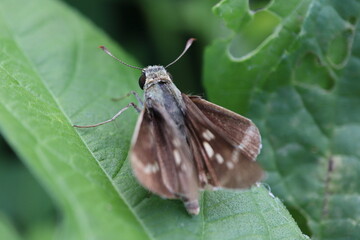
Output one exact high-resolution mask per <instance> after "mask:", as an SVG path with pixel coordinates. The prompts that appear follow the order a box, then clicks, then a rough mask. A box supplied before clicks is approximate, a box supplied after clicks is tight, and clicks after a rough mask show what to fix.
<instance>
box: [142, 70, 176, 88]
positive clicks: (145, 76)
mask: <svg viewBox="0 0 360 240" xmlns="http://www.w3.org/2000/svg"><path fill="white" fill-rule="evenodd" d="M158 82H172V77H171V75H170V73H169V72H168V71H166V69H165V68H164V67H163V66H156V65H155V66H148V67H146V68H144V69H143V70H142V74H141V76H140V78H139V86H140V88H141V89H144V88H145V89H146V88H148V87H150V86H151V85H153V84H155V83H158Z"/></svg>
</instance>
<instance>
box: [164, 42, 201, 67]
mask: <svg viewBox="0 0 360 240" xmlns="http://www.w3.org/2000/svg"><path fill="white" fill-rule="evenodd" d="M195 40H196V39H195V38H190V39H189V40H188V41H187V42H186V45H185V48H184V51H183V52H182V53H181V54H180V55H179V56H178V57H177V58H176V59H175V60H174V61H172V62H171V63H169V64H168V65H166V67H165V68H168V67H169V66H171V65H173V64H174V63H176V62H177V61H178V60H179V59H180V58H181V57H182V56H183V55H184V54H185V53H186V51H187V50H188V49H189V47H190V46H191V44H192V43H193V42H194V41H195Z"/></svg>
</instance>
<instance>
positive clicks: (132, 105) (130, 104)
mask: <svg viewBox="0 0 360 240" xmlns="http://www.w3.org/2000/svg"><path fill="white" fill-rule="evenodd" d="M130 107H133V108H135V110H136V111H137V112H141V109H140V108H138V106H136V104H135V103H133V102H131V103H129V104H128V105H127V106H126V107H124V108H122V109H121V110H120V111H119V112H118V113H117V114H115V116H113V117H112V118H110V119H109V120H106V121H104V122H100V123H97V124H93V125H86V126H80V125H73V127H77V128H92V127H97V126H100V125H103V124H106V123H109V122H112V121H114V120H115V119H116V118H117V117H118V116H120V115H121V114H122V113H123V112H124V111H125V110H127V109H128V108H130Z"/></svg>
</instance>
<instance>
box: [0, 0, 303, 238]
mask: <svg viewBox="0 0 360 240" xmlns="http://www.w3.org/2000/svg"><path fill="white" fill-rule="evenodd" d="M14 9H16V11H13V10H14ZM29 9H32V12H31V14H29ZM0 27H1V29H2V30H1V31H0V41H1V46H2V51H1V53H0V66H1V67H0V76H1V82H2V84H1V85H0V103H1V104H0V129H1V131H2V133H3V134H4V136H5V137H6V139H7V140H8V141H9V142H10V144H11V145H12V146H13V148H14V149H15V150H16V152H17V153H18V155H19V156H20V157H21V158H22V160H23V161H24V162H25V163H26V165H27V166H28V167H29V168H30V170H31V171H32V172H33V173H34V174H35V175H36V176H37V178H38V179H39V181H41V183H42V184H43V185H44V186H45V188H46V189H47V191H48V192H49V193H50V195H51V196H52V198H53V199H54V200H55V202H56V204H57V205H58V207H59V208H60V209H61V212H62V214H63V217H64V221H63V224H62V225H61V229H60V230H59V232H58V235H57V236H58V237H59V238H60V239H86V240H88V239H119V238H123V239H147V238H152V239H169V238H171V239H184V238H186V239H219V238H221V239H239V238H241V239H259V238H261V239H289V238H294V237H295V238H296V239H302V238H304V236H303V235H302V233H301V232H300V231H299V229H298V228H297V227H296V225H295V223H294V221H293V219H292V218H291V216H290V215H289V214H288V212H287V211H286V209H285V208H284V207H283V205H282V204H281V202H280V201H279V200H278V199H276V198H273V197H272V196H271V194H270V193H269V191H268V190H267V189H266V188H264V187H262V186H260V187H254V188H252V189H250V190H246V191H227V190H221V191H215V192H211V191H210V192H208V191H205V192H204V193H203V194H202V198H201V213H200V215H199V216H196V217H191V216H189V215H188V214H187V213H186V211H185V209H184V206H183V204H182V203H181V202H180V201H178V200H166V199H161V198H159V197H157V196H155V195H152V194H150V193H149V192H147V191H146V190H144V189H143V188H142V187H141V186H140V185H139V184H138V183H137V181H136V179H135V178H134V176H133V175H132V172H131V169H130V165H129V162H128V160H126V158H127V152H128V149H129V145H130V138H131V134H132V131H133V128H134V124H135V121H136V113H135V112H134V111H132V110H128V111H127V112H126V113H125V114H124V115H123V116H121V117H120V118H119V119H118V120H117V121H116V122H115V123H111V124H107V125H104V126H101V127H98V128H93V129H80V130H76V129H74V128H73V127H72V126H71V125H72V124H82V125H85V124H91V123H97V122H100V121H103V120H106V119H109V118H110V117H112V116H113V115H114V114H115V113H116V112H117V111H118V110H119V109H120V108H122V107H123V106H125V105H126V104H127V101H126V100H123V101H121V102H113V101H111V100H110V99H111V98H113V97H119V96H123V95H125V94H126V93H128V92H129V91H130V90H134V89H137V88H138V86H137V79H138V77H139V76H138V75H139V72H137V71H135V70H134V69H129V68H126V67H124V66H122V65H119V64H118V63H117V62H115V61H114V60H113V59H111V58H110V57H109V56H107V55H106V54H104V53H102V52H101V51H100V50H97V49H96V46H98V45H106V46H107V47H108V48H109V49H110V50H111V51H112V52H113V53H114V54H115V55H116V56H118V57H119V58H121V59H124V60H126V62H129V63H131V64H135V65H136V63H134V62H133V61H132V59H131V58H130V57H129V56H127V55H126V54H125V53H124V52H123V51H121V49H119V48H118V47H116V46H115V44H113V43H112V42H111V41H110V40H109V39H108V38H106V37H105V36H104V34H103V33H101V31H100V30H98V29H96V28H95V27H93V26H92V25H91V24H89V23H88V22H87V21H86V20H83V19H82V18H81V17H79V16H78V14H77V13H75V12H74V11H72V10H70V9H68V8H67V7H66V6H64V5H62V4H61V3H59V2H56V1H48V0H31V1H28V2H27V4H26V5H25V4H23V3H22V2H21V1H20V0H3V1H2V2H1V3H0ZM128 101H134V99H132V98H130V99H129V100H128Z"/></svg>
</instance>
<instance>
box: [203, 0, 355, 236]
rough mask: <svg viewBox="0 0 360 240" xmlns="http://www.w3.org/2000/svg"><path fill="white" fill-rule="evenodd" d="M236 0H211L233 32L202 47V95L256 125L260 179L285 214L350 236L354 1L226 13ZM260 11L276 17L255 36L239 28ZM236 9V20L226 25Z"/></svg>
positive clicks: (310, 227) (306, 0) (320, 231)
mask: <svg viewBox="0 0 360 240" xmlns="http://www.w3.org/2000/svg"><path fill="white" fill-rule="evenodd" d="M237 2H238V1H236V0H228V1H226V0H225V1H222V2H221V3H219V4H218V5H217V6H216V7H215V8H214V12H215V13H216V14H217V15H219V16H220V17H222V18H223V20H224V21H225V23H226V25H227V26H228V27H229V28H231V29H232V30H234V32H233V35H232V36H230V37H229V38H227V39H223V40H218V41H216V42H214V43H213V44H212V46H210V47H209V48H208V49H207V51H206V54H205V67H204V70H205V72H204V73H205V77H204V79H205V85H206V89H207V91H208V94H209V96H210V99H211V100H213V101H214V102H216V103H220V104H222V105H224V106H226V107H229V108H231V109H233V110H235V111H237V112H242V113H244V114H245V115H246V116H249V117H251V118H252V119H253V120H254V121H255V122H256V123H257V125H258V126H259V127H260V131H261V133H262V136H263V146H264V147H263V151H262V154H261V156H260V160H259V161H260V162H261V163H262V165H263V166H264V167H265V168H266V170H267V172H268V179H267V182H268V183H269V185H270V187H271V189H272V191H273V193H274V194H275V195H276V196H277V197H280V199H283V200H284V201H285V203H286V204H287V206H289V209H291V210H292V213H293V216H294V217H295V218H296V219H298V220H299V222H300V221H301V220H305V221H303V223H302V225H301V226H300V227H301V228H302V229H303V230H306V233H308V234H310V235H311V236H312V237H313V239H334V240H339V239H358V238H359V236H360V219H359V216H360V212H359V211H360V208H359V206H360V151H359V149H360V141H359V140H360V125H359V122H360V61H359V59H360V58H359V57H360V39H359V37H360V31H359V16H360V15H359V13H360V1H356V0H349V1H336V0H333V1H331V0H320V1H319V0H316V1H315V0H291V1H279V0H278V1H276V0H275V1H271V2H270V4H269V5H268V6H267V7H265V8H264V9H261V10H259V11H257V12H252V11H250V10H249V9H248V8H247V7H245V9H243V10H241V12H248V13H249V14H250V15H251V16H252V18H250V19H249V18H241V17H239V16H237V15H236V14H235V12H234V14H228V11H227V9H229V6H232V5H234V4H236V3H237ZM239 11H240V10H238V12H239ZM224 12H225V13H227V14H225V13H224ZM258 14H261V15H267V16H269V18H268V19H269V20H268V21H269V22H272V23H276V22H278V23H277V24H276V25H275V24H269V27H268V30H269V31H270V30H271V31H270V34H268V35H267V36H265V37H261V36H260V37H258V38H256V41H257V42H258V44H255V45H253V44H251V42H252V40H253V38H252V36H249V35H247V34H245V33H246V31H247V28H248V26H249V25H250V26H252V29H253V32H255V34H254V35H256V31H261V32H263V31H262V30H259V29H262V28H263V27H264V26H263V25H259V26H258V27H257V25H256V24H255V23H254V21H256V15H258ZM236 19H238V20H239V21H241V22H240V23H237V26H243V27H241V28H237V27H234V22H236ZM276 20H277V21H276ZM244 32H245V33H244ZM249 42H250V43H249ZM219 89H222V90H224V91H221V92H220V91H219Z"/></svg>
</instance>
